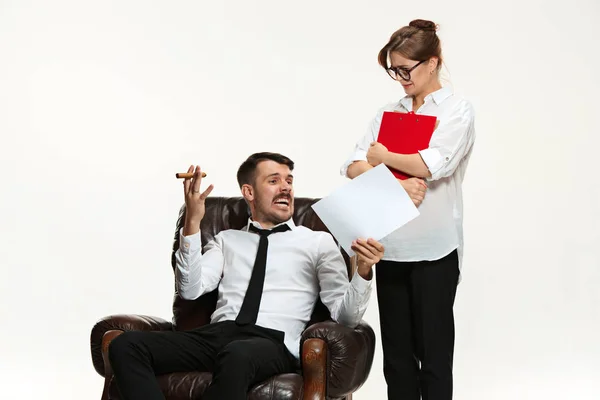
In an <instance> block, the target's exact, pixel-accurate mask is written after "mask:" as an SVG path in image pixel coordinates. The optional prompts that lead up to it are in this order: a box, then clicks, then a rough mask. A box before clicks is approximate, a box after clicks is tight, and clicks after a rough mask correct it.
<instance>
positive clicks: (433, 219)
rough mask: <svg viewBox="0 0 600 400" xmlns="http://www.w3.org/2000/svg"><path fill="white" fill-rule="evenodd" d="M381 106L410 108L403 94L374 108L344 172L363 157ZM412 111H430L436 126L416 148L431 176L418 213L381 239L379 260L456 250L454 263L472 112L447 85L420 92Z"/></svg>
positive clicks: (460, 250)
mask: <svg viewBox="0 0 600 400" xmlns="http://www.w3.org/2000/svg"><path fill="white" fill-rule="evenodd" d="M384 111H400V112H409V111H412V98H411V97H408V96H405V97H403V98H402V99H400V101H398V102H395V103H391V104H388V105H386V106H385V107H383V108H382V109H380V110H379V112H378V113H377V115H376V116H375V118H374V119H373V120H372V122H371V125H370V127H369V129H368V130H367V133H366V135H365V136H364V137H363V138H362V139H361V140H360V141H359V142H358V143H357V144H356V146H355V149H354V152H353V153H352V155H351V156H350V157H349V158H348V160H346V162H345V163H344V165H343V166H342V168H341V171H340V172H341V174H342V175H344V176H347V172H348V166H349V165H350V164H352V162H354V161H356V160H363V161H366V160H367V151H368V150H369V147H370V143H371V142H375V141H377V136H378V135H379V127H380V126H381V119H382V117H383V112H384ZM415 114H424V115H433V116H436V117H437V119H438V121H439V125H438V127H437V129H436V130H435V131H434V133H433V135H432V137H431V141H430V143H429V148H428V149H425V150H422V151H420V152H419V153H420V154H421V158H422V159H423V161H424V162H425V164H426V165H427V168H428V169H429V172H430V173H431V177H430V178H427V181H428V182H427V185H428V189H427V192H426V193H425V199H424V200H423V202H422V203H421V205H420V206H419V212H420V215H419V216H418V217H417V218H415V219H414V220H412V221H410V222H409V223H408V224H406V225H404V226H403V227H401V228H400V229H398V230H396V231H394V232H392V233H391V234H390V235H388V236H387V237H386V238H384V239H383V240H381V243H382V244H383V245H384V247H385V254H384V256H383V259H385V260H390V261H424V260H427V261H431V260H437V259H440V258H442V257H444V256H446V255H448V254H449V253H451V252H452V251H453V250H454V249H458V255H459V266H460V261H461V260H462V253H463V229H462V223H463V199H462V182H463V178H464V175H465V171H466V169H467V164H468V162H469V158H470V156H471V150H472V148H473V142H474V141H475V126H474V118H475V112H474V110H473V107H472V105H471V104H470V103H469V102H468V101H467V100H465V99H463V98H461V97H459V96H457V95H455V94H453V93H452V91H451V89H449V88H445V87H444V88H442V89H439V90H437V91H435V92H433V93H431V94H429V95H428V96H426V97H425V102H424V104H423V105H422V106H421V107H420V108H419V109H418V110H417V111H416V112H415Z"/></svg>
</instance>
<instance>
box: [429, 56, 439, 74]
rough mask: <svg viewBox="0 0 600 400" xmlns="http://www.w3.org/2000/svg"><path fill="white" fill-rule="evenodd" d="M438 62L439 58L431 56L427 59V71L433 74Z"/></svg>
mask: <svg viewBox="0 0 600 400" xmlns="http://www.w3.org/2000/svg"><path fill="white" fill-rule="evenodd" d="M439 62H440V59H439V58H437V57H431V58H430V59H429V65H428V67H429V73H430V74H433V73H434V72H435V71H436V70H437V69H438V64H439Z"/></svg>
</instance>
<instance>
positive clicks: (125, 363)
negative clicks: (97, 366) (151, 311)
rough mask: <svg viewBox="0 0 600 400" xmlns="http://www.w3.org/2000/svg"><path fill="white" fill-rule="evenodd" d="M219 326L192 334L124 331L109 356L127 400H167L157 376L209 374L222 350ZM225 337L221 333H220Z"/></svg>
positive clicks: (116, 339)
mask: <svg viewBox="0 0 600 400" xmlns="http://www.w3.org/2000/svg"><path fill="white" fill-rule="evenodd" d="M217 325H218V324H215V326H213V325H207V326H205V327H203V328H200V329H198V330H194V331H189V332H144V331H133V332H125V333H123V334H121V335H120V336H117V337H116V338H115V339H114V340H113V341H112V342H111V344H110V346H109V349H108V355H109V359H110V364H111V366H112V369H113V371H114V374H115V379H116V382H117V386H118V388H119V392H120V393H121V396H122V397H123V399H124V400H164V396H163V394H162V392H161V390H160V387H159V386H158V382H157V380H156V375H161V374H166V373H170V372H182V371H210V370H211V369H212V367H213V364H214V361H215V357H216V354H217V353H218V350H220V341H219V340H218V335H219V333H220V332H221V331H222V328H221V327H219V326H217ZM221 334H222V333H221Z"/></svg>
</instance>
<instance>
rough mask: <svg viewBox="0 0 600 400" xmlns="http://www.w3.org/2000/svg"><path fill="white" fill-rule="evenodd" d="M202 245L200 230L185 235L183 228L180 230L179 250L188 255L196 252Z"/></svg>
mask: <svg viewBox="0 0 600 400" xmlns="http://www.w3.org/2000/svg"><path fill="white" fill-rule="evenodd" d="M201 247H202V239H201V238H200V231H198V232H196V233H194V234H193V235H189V236H183V228H181V229H180V230H179V250H180V251H181V253H182V254H185V255H188V254H191V253H194V252H196V251H198V250H200V248H201Z"/></svg>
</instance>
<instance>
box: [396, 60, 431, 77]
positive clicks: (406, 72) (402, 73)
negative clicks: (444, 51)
mask: <svg viewBox="0 0 600 400" xmlns="http://www.w3.org/2000/svg"><path fill="white" fill-rule="evenodd" d="M425 61H427V60H423V61H419V62H418V63H417V65H415V66H413V67H412V68H400V67H390V68H388V69H387V73H388V75H389V76H390V77H391V78H392V79H393V80H395V81H397V80H398V78H401V79H402V80H405V81H410V73H411V72H412V71H413V70H414V69H415V68H417V67H418V66H419V65H421V64H423V63H424V62H425Z"/></svg>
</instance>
